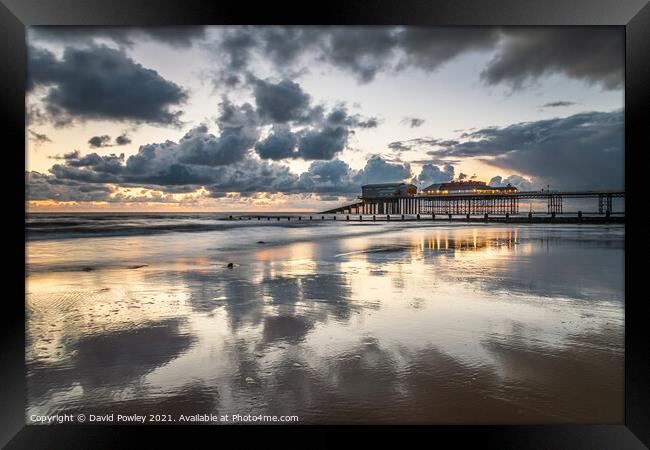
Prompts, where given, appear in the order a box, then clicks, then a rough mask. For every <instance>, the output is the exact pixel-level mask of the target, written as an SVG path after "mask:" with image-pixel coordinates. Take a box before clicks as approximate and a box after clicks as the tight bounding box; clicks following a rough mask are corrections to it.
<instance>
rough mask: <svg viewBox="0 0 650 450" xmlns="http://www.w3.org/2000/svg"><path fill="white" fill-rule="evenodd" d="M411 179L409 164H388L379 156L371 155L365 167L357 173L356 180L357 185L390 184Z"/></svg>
mask: <svg viewBox="0 0 650 450" xmlns="http://www.w3.org/2000/svg"><path fill="white" fill-rule="evenodd" d="M410 177H411V166H410V165H409V163H389V162H386V160H384V159H383V158H382V157H381V156H379V155H373V156H371V157H370V158H369V159H368V162H367V163H366V166H365V167H364V168H363V169H361V170H360V171H359V174H358V176H357V177H356V179H357V180H358V182H359V184H360V185H361V184H370V183H391V182H397V181H402V180H405V179H407V178H410Z"/></svg>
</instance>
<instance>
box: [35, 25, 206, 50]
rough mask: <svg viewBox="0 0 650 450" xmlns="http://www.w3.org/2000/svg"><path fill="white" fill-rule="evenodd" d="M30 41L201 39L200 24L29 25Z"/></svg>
mask: <svg viewBox="0 0 650 450" xmlns="http://www.w3.org/2000/svg"><path fill="white" fill-rule="evenodd" d="M28 33H29V39H30V41H31V40H33V41H41V42H52V41H55V42H62V43H64V44H68V45H79V44H84V45H86V44H92V43H94V42H95V41H96V40H97V39H103V40H111V41H113V42H115V43H117V44H119V45H123V46H128V47H130V46H133V45H134V43H135V41H136V40H138V41H154V42H160V43H164V44H166V45H169V46H171V47H176V48H186V47H190V46H192V45H193V44H194V43H195V42H196V41H199V40H202V39H204V38H205V27H202V26H196V25H192V26H167V27H138V28H134V27H97V26H31V27H29V29H28Z"/></svg>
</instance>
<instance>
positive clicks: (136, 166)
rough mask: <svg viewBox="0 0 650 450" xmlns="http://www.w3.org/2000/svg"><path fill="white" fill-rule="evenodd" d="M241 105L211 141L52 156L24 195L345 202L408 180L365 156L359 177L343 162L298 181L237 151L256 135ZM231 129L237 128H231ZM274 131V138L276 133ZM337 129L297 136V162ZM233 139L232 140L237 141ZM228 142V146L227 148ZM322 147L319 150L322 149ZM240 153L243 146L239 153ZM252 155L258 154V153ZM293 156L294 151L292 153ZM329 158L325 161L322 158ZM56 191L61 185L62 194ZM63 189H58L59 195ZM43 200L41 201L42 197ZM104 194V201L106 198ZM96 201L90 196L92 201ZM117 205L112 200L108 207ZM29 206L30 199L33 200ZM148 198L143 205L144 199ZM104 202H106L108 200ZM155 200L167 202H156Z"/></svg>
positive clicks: (193, 133)
mask: <svg viewBox="0 0 650 450" xmlns="http://www.w3.org/2000/svg"><path fill="white" fill-rule="evenodd" d="M246 106H250V105H244V106H239V107H234V106H233V105H231V104H225V105H224V110H225V111H224V113H222V116H221V117H222V118H223V122H221V123H220V128H221V133H220V134H219V135H212V134H210V133H209V132H208V129H207V127H206V126H204V125H202V126H199V127H196V128H194V129H193V130H190V131H189V132H188V133H186V134H185V135H184V136H183V137H182V138H181V139H180V140H179V141H178V143H176V142H172V141H166V142H163V143H158V144H147V145H143V146H140V148H139V150H138V153H137V154H135V155H132V156H130V157H129V158H127V159H126V160H125V157H124V155H123V154H121V155H119V156H118V155H114V154H113V155H107V156H102V155H98V154H97V153H90V154H87V155H81V153H80V152H79V151H74V152H69V153H66V154H64V155H63V156H56V157H55V158H56V159H59V160H61V161H62V162H61V163H59V164H55V165H54V166H52V168H51V169H50V174H48V175H44V174H33V175H30V178H29V183H30V184H34V186H32V187H31V188H30V189H31V190H32V192H39V193H40V194H39V195H38V199H45V198H48V197H47V195H50V194H51V195H50V199H55V198H56V199H62V198H66V199H68V200H73V199H76V200H79V201H81V200H83V199H88V200H90V199H91V196H89V195H86V194H84V195H79V196H75V195H74V193H73V191H74V190H75V189H77V190H79V191H83V192H95V191H98V192H109V193H111V192H113V190H112V189H111V190H106V189H104V188H102V186H107V185H117V186H121V187H123V188H129V187H140V188H146V189H153V190H159V191H162V192H163V193H165V194H167V193H174V192H193V191H195V190H196V189H198V188H200V187H205V188H206V189H207V190H208V191H209V193H210V196H213V197H215V198H218V197H223V196H224V195H225V194H226V193H229V192H237V193H240V194H241V195H252V194H255V193H260V192H261V193H285V194H309V193H314V194H323V195H329V196H336V195H346V196H350V195H352V194H353V193H355V192H358V190H359V188H360V186H361V184H364V183H369V182H377V181H387V180H388V181H397V180H402V179H406V178H409V177H410V176H411V170H410V166H409V165H408V164H401V163H397V164H395V163H389V162H387V161H385V160H384V159H382V158H381V157H379V156H373V157H371V158H370V159H369V160H368V161H367V163H366V165H365V167H364V168H363V169H361V170H359V171H357V170H352V169H351V168H350V167H349V166H348V165H347V164H346V163H345V162H343V161H340V160H338V159H334V160H317V161H314V162H313V163H312V164H311V165H310V167H309V169H308V170H307V171H306V172H303V173H302V174H300V175H296V174H294V173H292V172H291V171H290V169H289V167H287V166H284V165H281V164H277V163H271V162H268V161H266V160H263V159H258V158H255V157H253V154H252V152H250V151H245V152H243V153H240V152H239V149H238V148H237V145H239V144H237V142H238V140H239V139H247V138H248V136H250V140H249V141H248V144H246V145H250V146H252V144H253V143H254V142H255V138H254V137H255V136H254V134H255V133H256V131H257V129H256V128H255V127H254V126H252V125H251V124H250V123H248V120H250V117H248V116H247V113H246V111H248V112H250V111H251V110H250V109H248V108H246ZM236 124H239V125H238V126H236ZM276 132H279V131H278V130H277V129H276ZM339 132H340V131H337V129H325V130H315V131H314V130H312V131H310V133H312V134H305V135H304V136H300V139H301V140H300V141H299V142H301V143H302V145H304V146H312V148H310V149H309V150H305V149H303V151H305V152H306V154H305V155H303V156H302V157H304V158H309V157H312V156H315V154H316V153H319V152H325V153H332V152H334V150H335V149H333V148H332V147H329V146H330V145H331V144H330V143H329V141H330V140H333V141H334V142H336V148H338V146H339V145H340V143H341V142H342V138H341V137H340V135H339V134H338V133H339ZM237 133H239V134H237ZM233 136H237V138H236V139H235V141H234V142H235V144H233V145H226V144H227V143H228V142H233V141H231V138H232V137H233ZM267 141H268V140H267ZM321 145H323V146H324V147H325V149H323V148H321ZM241 148H244V147H241ZM258 151H259V150H258ZM296 152H300V150H299V149H296ZM327 156H328V157H329V156H330V155H329V154H328V155H327ZM60 186H66V187H65V188H61V187H60ZM62 189H64V190H65V195H63V193H62V192H63V191H62ZM48 192H49V193H50V194H47V193H48ZM106 195H108V194H106ZM98 198H100V197H99V196H94V197H92V199H93V200H97V201H99V200H98ZM117 198H123V197H120V196H118V195H117V194H115V193H113V194H111V196H110V201H116V199H117ZM32 199H36V197H32ZM147 199H148V200H147ZM107 201H109V200H107ZM125 201H158V200H156V199H152V198H151V197H150V196H148V197H143V198H142V199H138V198H135V197H134V198H132V199H125ZM160 201H171V200H170V198H168V197H166V196H165V195H163V196H162V197H161V198H160Z"/></svg>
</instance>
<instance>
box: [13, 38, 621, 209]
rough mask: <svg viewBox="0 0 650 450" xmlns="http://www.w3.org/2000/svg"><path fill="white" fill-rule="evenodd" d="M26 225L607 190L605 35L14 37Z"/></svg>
mask: <svg viewBox="0 0 650 450" xmlns="http://www.w3.org/2000/svg"><path fill="white" fill-rule="evenodd" d="M27 40H28V80H27V92H26V110H27V117H26V138H27V139H26V142H27V144H26V149H25V152H26V168H27V170H26V174H25V177H26V178H25V180H26V182H25V183H26V196H27V207H28V210H30V211H320V210H325V209H329V208H332V207H334V206H337V205H342V204H345V203H349V202H350V201H354V199H355V198H356V197H357V196H358V195H359V194H360V187H361V185H363V184H367V183H383V182H399V181H403V182H409V183H413V184H416V185H417V186H418V187H419V188H423V187H426V186H428V185H429V184H431V183H440V182H446V181H450V180H459V179H460V180H463V179H466V180H469V179H475V180H479V181H484V182H486V183H489V184H491V185H495V186H496V185H505V184H508V183H511V184H512V185H514V186H517V187H518V188H519V189H520V190H533V189H540V188H547V186H550V188H551V189H567V190H583V189H584V190H591V189H623V186H624V75H623V68H624V33H623V28H622V27H523V28H522V27H506V28H494V27H383V26H382V27H378V26H363V27H349V26H345V27H314V26H304V27H296V26H294V27H287V26H283V27H280V26H273V27H259V26H256V27H248V26H236V27H224V26H209V27H199V26H192V27H162V28H161V27H156V28H126V27H108V28H103V27H30V28H29V29H28V32H27Z"/></svg>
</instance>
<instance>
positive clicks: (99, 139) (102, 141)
mask: <svg viewBox="0 0 650 450" xmlns="http://www.w3.org/2000/svg"><path fill="white" fill-rule="evenodd" d="M88 144H90V146H91V147H93V148H98V147H109V146H110V145H111V137H110V136H108V135H107V134H105V135H103V136H93V137H91V138H90V139H89V140H88Z"/></svg>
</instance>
